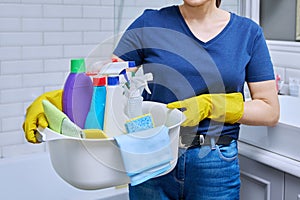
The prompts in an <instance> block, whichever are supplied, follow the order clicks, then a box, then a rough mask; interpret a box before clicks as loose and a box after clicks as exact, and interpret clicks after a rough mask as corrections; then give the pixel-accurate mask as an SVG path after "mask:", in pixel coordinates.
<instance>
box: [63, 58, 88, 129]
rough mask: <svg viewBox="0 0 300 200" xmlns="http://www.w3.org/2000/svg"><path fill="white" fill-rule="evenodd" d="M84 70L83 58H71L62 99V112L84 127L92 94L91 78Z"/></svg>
mask: <svg viewBox="0 0 300 200" xmlns="http://www.w3.org/2000/svg"><path fill="white" fill-rule="evenodd" d="M85 71H86V67H85V61H84V59H82V58H79V59H72V60H71V71H70V73H69V75H68V77H67V80H66V82H65V84H64V90H63V99H62V101H63V112H64V113H65V114H66V115H67V116H68V117H69V118H70V120H71V121H72V122H74V123H75V124H76V125H78V126H79V127H80V128H84V125H85V121H86V117H87V114H88V112H89V110H90V104H91V100H92V95H93V84H92V80H91V78H90V77H88V76H87V75H86V74H85Z"/></svg>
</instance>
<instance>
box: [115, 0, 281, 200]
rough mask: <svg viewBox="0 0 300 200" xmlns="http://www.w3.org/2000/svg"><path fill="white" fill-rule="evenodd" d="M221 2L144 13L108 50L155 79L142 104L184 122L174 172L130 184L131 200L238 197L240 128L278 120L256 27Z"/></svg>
mask: <svg viewBox="0 0 300 200" xmlns="http://www.w3.org/2000/svg"><path fill="white" fill-rule="evenodd" d="M220 3H221V0H217V1H216V0H184V2H183V4H182V5H180V6H171V7H166V8H162V9H160V10H146V11H145V12H144V13H143V14H142V15H141V16H140V17H139V18H137V19H136V20H135V21H134V22H133V23H132V24H131V25H130V26H129V28H128V29H127V30H126V32H125V33H124V35H123V36H122V38H121V40H120V42H119V44H118V46H117V48H116V49H115V51H114V54H115V56H116V57H118V58H119V59H120V60H134V61H136V63H137V64H138V65H143V69H144V71H147V72H152V73H153V74H154V75H153V77H154V82H153V83H152V84H151V85H150V88H151V91H152V94H151V95H149V94H146V95H144V99H145V100H150V101H159V102H163V103H168V107H169V108H179V109H184V110H185V111H184V113H185V115H186V117H187V120H186V121H185V122H184V123H183V127H182V128H181V135H180V139H181V141H180V142H181V144H182V146H181V147H182V148H181V149H180V153H181V156H180V157H179V159H178V163H177V166H176V167H175V169H174V170H173V171H172V172H170V173H169V174H167V175H165V176H162V177H158V178H155V179H151V180H149V181H147V182H144V183H142V184H140V185H137V186H129V191H130V193H129V194H130V199H191V200H194V199H204V200H208V199H218V200H220V199H224V200H229V199H230V200H231V199H239V189H240V180H239V165H238V158H237V142H236V140H237V139H238V132H239V124H240V123H242V124H248V125H266V126H274V125H275V124H276V123H277V121H278V119H279V103H278V99H277V92H276V88H275V82H274V72H273V66H272V63H271V60H270V56H269V52H268V49H267V46H266V43H265V39H264V36H263V33H262V30H261V28H260V27H259V26H258V25H257V24H255V23H254V22H252V21H251V20H249V19H246V18H243V17H239V16H237V15H235V14H233V13H229V12H226V11H224V10H222V9H220V8H219V5H220ZM204 63H205V64H204ZM245 81H247V83H248V87H249V89H250V92H251V97H252V100H251V101H247V102H243V98H242V97H241V93H243V86H244V82H245ZM177 100H180V101H177ZM174 101H175V102H174ZM171 102H173V103H171Z"/></svg>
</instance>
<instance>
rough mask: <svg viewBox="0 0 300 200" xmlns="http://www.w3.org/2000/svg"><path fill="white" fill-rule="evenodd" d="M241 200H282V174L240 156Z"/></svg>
mask: <svg viewBox="0 0 300 200" xmlns="http://www.w3.org/2000/svg"><path fill="white" fill-rule="evenodd" d="M239 159H240V168H241V198H240V199H241V200H253V199H255V200H283V196H284V172H282V171H279V170H276V169H274V168H272V167H269V166H267V165H264V164H261V163H259V162H257V161H255V160H252V159H249V158H247V157H245V156H240V157H239Z"/></svg>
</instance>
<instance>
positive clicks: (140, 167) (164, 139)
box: [115, 126, 172, 185]
mask: <svg viewBox="0 0 300 200" xmlns="http://www.w3.org/2000/svg"><path fill="white" fill-rule="evenodd" d="M115 139H116V141H117V144H118V145H119V147H120V151H121V155H122V158H123V162H124V166H125V170H126V172H127V175H128V176H129V177H130V182H131V185H137V184H140V183H142V182H144V181H146V180H149V179H151V178H153V177H155V176H157V175H159V174H161V173H163V172H166V171H167V170H169V169H170V168H171V165H170V161H171V160H172V151H171V147H170V138H169V129H168V128H167V127H166V126H159V127H156V128H152V129H148V130H144V131H138V132H134V133H130V134H124V135H119V136H116V137H115Z"/></svg>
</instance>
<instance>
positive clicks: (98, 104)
mask: <svg viewBox="0 0 300 200" xmlns="http://www.w3.org/2000/svg"><path fill="white" fill-rule="evenodd" d="M105 85H106V78H105V77H94V78H93V86H94V91H93V97H92V101H91V107H90V110H89V112H88V115H87V117H86V121H85V125H84V128H85V129H100V130H103V123H104V113H105V101H106V86H105Z"/></svg>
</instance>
